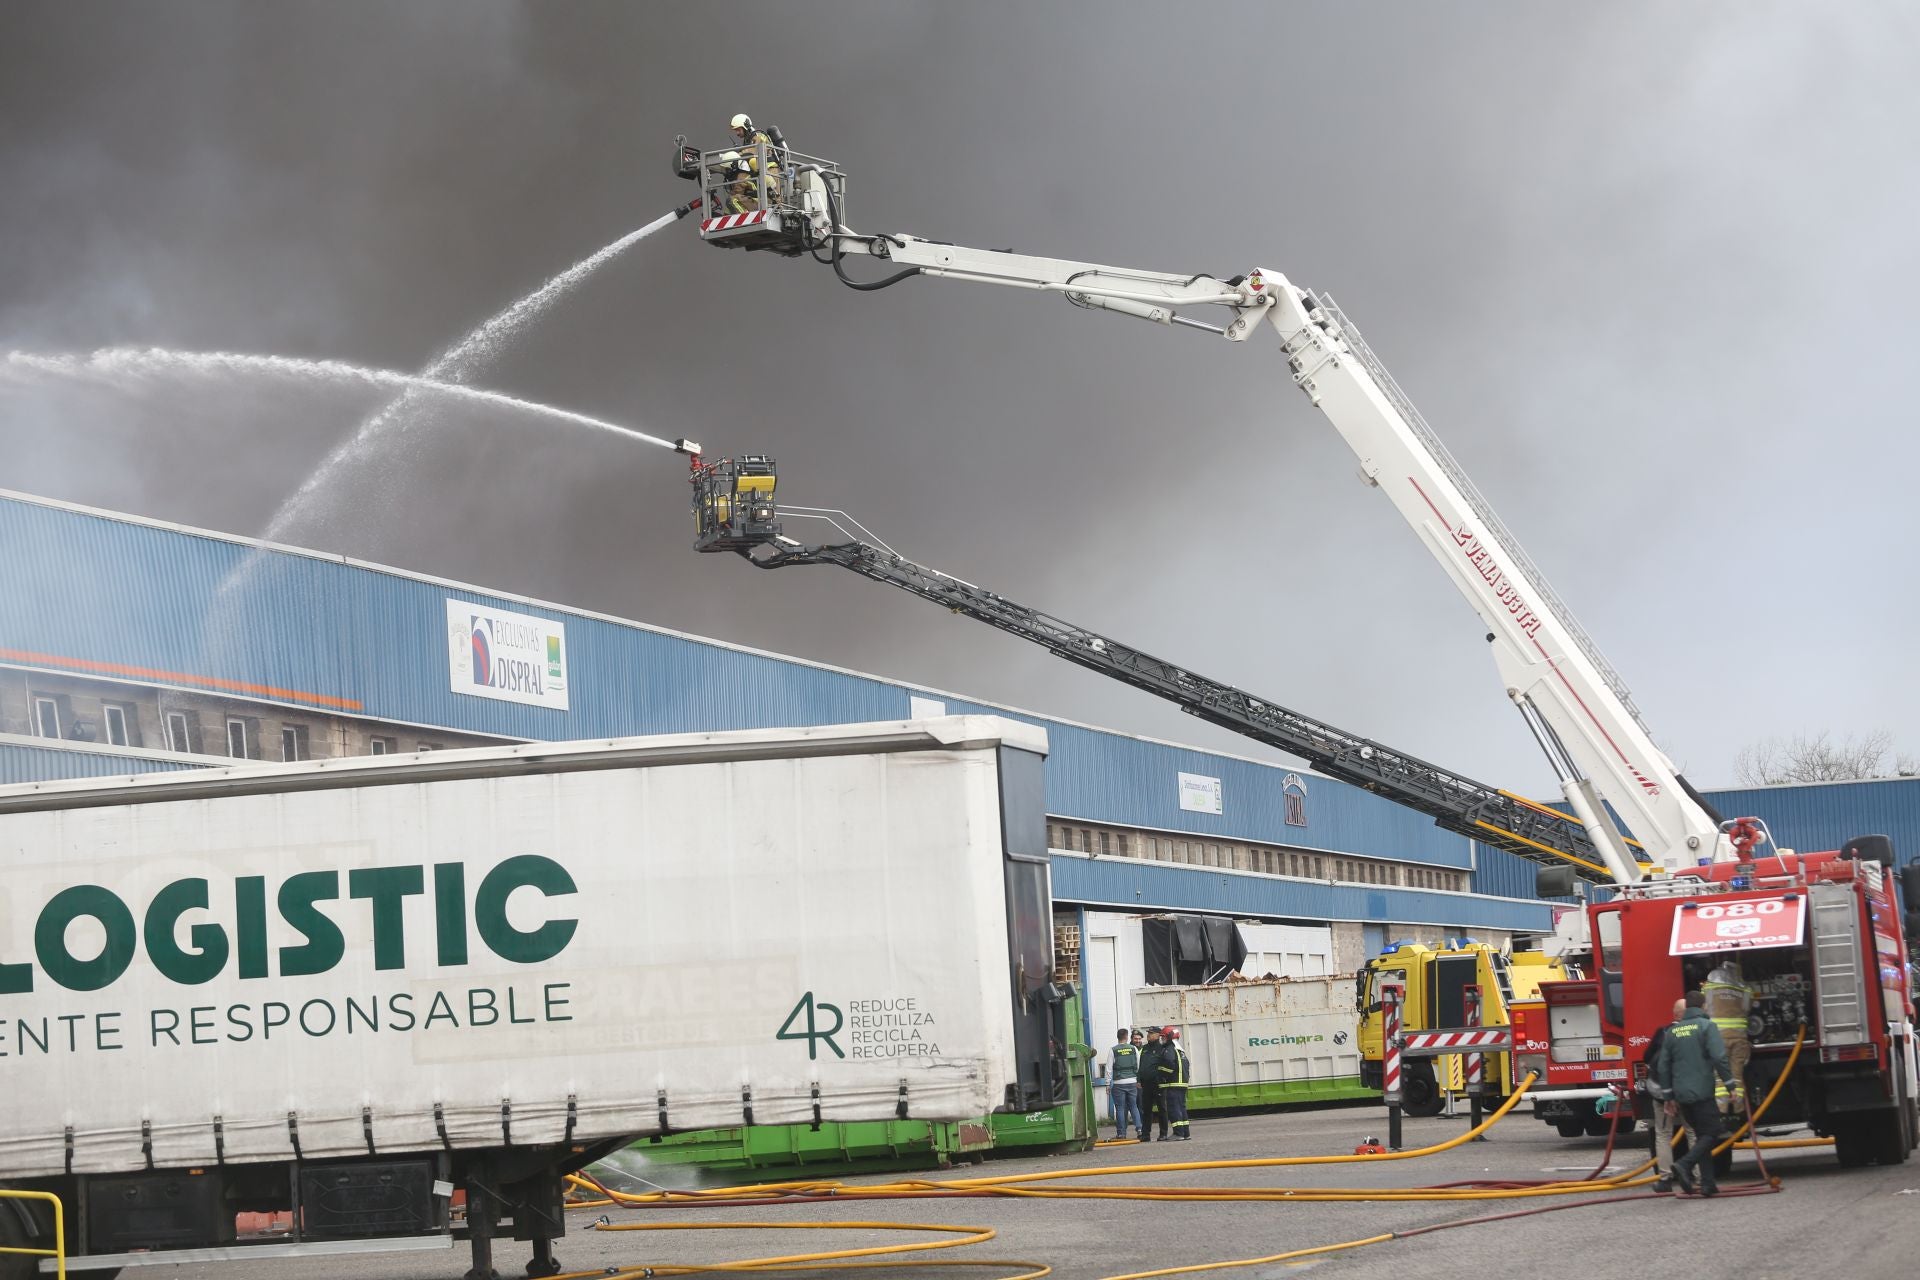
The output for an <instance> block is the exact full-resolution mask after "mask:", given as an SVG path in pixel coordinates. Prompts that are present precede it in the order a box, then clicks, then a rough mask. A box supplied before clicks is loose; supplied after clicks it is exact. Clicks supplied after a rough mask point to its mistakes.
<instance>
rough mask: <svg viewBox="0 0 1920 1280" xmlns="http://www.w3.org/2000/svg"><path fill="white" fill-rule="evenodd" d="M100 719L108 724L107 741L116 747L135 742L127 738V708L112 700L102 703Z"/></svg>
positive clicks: (126, 745)
mask: <svg viewBox="0 0 1920 1280" xmlns="http://www.w3.org/2000/svg"><path fill="white" fill-rule="evenodd" d="M100 719H101V720H102V721H103V722H105V724H106V726H107V742H108V743H109V744H110V745H112V746H116V747H128V746H132V745H133V744H132V743H131V742H130V741H129V740H128V738H127V709H126V708H125V707H122V706H117V705H115V704H114V703H111V702H103V703H101V704H100Z"/></svg>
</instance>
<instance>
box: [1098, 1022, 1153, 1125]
mask: <svg viewBox="0 0 1920 1280" xmlns="http://www.w3.org/2000/svg"><path fill="white" fill-rule="evenodd" d="M1109 1052H1110V1054H1111V1055H1112V1056H1111V1057H1109V1058H1108V1060H1107V1097H1108V1099H1109V1100H1110V1101H1111V1102H1112V1104H1113V1120H1114V1125H1115V1133H1114V1136H1115V1137H1116V1138H1124V1137H1126V1136H1127V1125H1128V1124H1129V1123H1131V1124H1132V1125H1133V1127H1134V1128H1135V1129H1137V1130H1139V1131H1140V1133H1141V1134H1142V1135H1143V1136H1144V1135H1145V1134H1146V1131H1147V1122H1146V1121H1145V1120H1144V1119H1142V1118H1141V1116H1140V1050H1138V1049H1136V1048H1134V1045H1133V1041H1132V1040H1131V1039H1130V1038H1129V1037H1128V1036H1127V1029H1126V1028H1125V1027H1122V1028H1120V1035H1119V1038H1118V1039H1117V1040H1116V1041H1115V1042H1114V1046H1113V1048H1112V1049H1111V1050H1110V1051H1109Z"/></svg>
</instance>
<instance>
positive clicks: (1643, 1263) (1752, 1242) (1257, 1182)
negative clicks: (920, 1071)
mask: <svg viewBox="0 0 1920 1280" xmlns="http://www.w3.org/2000/svg"><path fill="white" fill-rule="evenodd" d="M1465 1128H1466V1124H1465V1121H1464V1120H1463V1119H1461V1120H1450V1119H1444V1118H1438V1119H1432V1120H1409V1121H1408V1122H1407V1123H1406V1130H1405V1138H1406V1145H1407V1146H1408V1147H1410V1148H1411V1147H1416V1146H1421V1145H1425V1144H1430V1143H1434V1142H1438V1141H1441V1140H1443V1139H1445V1138H1449V1137H1453V1136H1455V1135H1457V1134H1459V1133H1461V1132H1463V1131H1464V1130H1465ZM1384 1134H1385V1120H1384V1115H1383V1113H1382V1112H1381V1111H1380V1109H1378V1108H1373V1107H1369V1108H1340V1109H1328V1110H1316V1111H1292V1112H1284V1113H1278V1114H1265V1115H1253V1116H1235V1117H1222V1118H1214V1119H1204V1120H1200V1121H1196V1122H1195V1125H1194V1138H1193V1140H1192V1141H1191V1142H1185V1143H1180V1142H1175V1143H1167V1144H1161V1143H1157V1142H1156V1143H1153V1144H1151V1145H1148V1146H1141V1145H1137V1144H1134V1145H1125V1146H1108V1147H1100V1148H1096V1149H1095V1150H1094V1151H1092V1152H1088V1153H1086V1154H1083V1155H1075V1156H1060V1157H1051V1158H1035V1159H1015V1160H995V1161H991V1162H989V1163H988V1164H986V1165H984V1166H980V1167H978V1168H968V1169H961V1170H953V1171H946V1172H940V1173H929V1174H908V1175H900V1174H887V1175H875V1176H871V1177H856V1178H847V1179H844V1181H845V1182H847V1183H848V1184H849V1185H850V1186H854V1187H858V1186H862V1185H873V1184H879V1183H885V1182H892V1181H897V1180H899V1179H900V1178H902V1177H927V1178H935V1179H952V1178H967V1177H974V1176H983V1175H985V1176H998V1175H1005V1174H1015V1173H1026V1172H1037V1171H1043V1170H1044V1171H1052V1170H1059V1169H1067V1168H1076V1169H1086V1170H1088V1171H1089V1172H1091V1173H1093V1174H1096V1175H1097V1174H1099V1173H1100V1171H1101V1170H1103V1169H1112V1168H1116V1167H1119V1166H1123V1165H1132V1164H1141V1163H1149V1162H1159V1161H1174V1160H1178V1161H1198V1160H1237V1159H1250V1158H1259V1157H1268V1156H1281V1155H1321V1154H1331V1153H1337V1152H1344V1151H1351V1150H1352V1149H1353V1147H1354V1145H1355V1144H1356V1143H1357V1142H1359V1141H1360V1140H1361V1139H1362V1138H1363V1137H1365V1136H1368V1135H1378V1136H1384ZM1799 1136H1805V1135H1804V1133H1802V1134H1801V1135H1799ZM1630 1141H1631V1144H1632V1145H1631V1150H1630V1151H1627V1152H1623V1153H1621V1154H1620V1155H1618V1156H1616V1158H1615V1160H1614V1162H1613V1169H1614V1170H1621V1169H1624V1168H1627V1167H1631V1165H1633V1164H1637V1163H1639V1161H1640V1160H1642V1159H1644V1156H1645V1151H1646V1146H1645V1141H1646V1140H1645V1136H1644V1130H1643V1131H1641V1132H1640V1133H1639V1134H1637V1135H1636V1136H1635V1137H1634V1138H1633V1139H1631V1140H1630ZM1604 1149H1605V1143H1604V1141H1603V1140H1601V1139H1593V1138H1589V1139H1575V1140H1571V1141H1570V1140H1567V1139H1563V1138H1561V1137H1559V1136H1558V1135H1557V1134H1556V1133H1554V1131H1553V1130H1552V1129H1550V1128H1548V1127H1547V1126H1545V1125H1543V1124H1541V1123H1539V1122H1538V1121H1536V1120H1534V1119H1533V1118H1532V1116H1530V1115H1528V1114H1527V1113H1526V1112H1525V1111H1520V1112H1517V1113H1515V1114H1513V1115H1511V1116H1509V1117H1507V1119H1505V1120H1504V1121H1503V1122H1501V1124H1500V1125H1498V1126H1497V1127H1496V1128H1495V1129H1494V1130H1493V1132H1492V1134H1491V1136H1490V1137H1489V1139H1488V1140H1487V1141H1484V1142H1473V1143H1468V1144H1465V1145H1463V1146H1460V1147H1456V1148H1454V1149H1452V1150H1450V1151H1446V1152H1443V1153H1440V1154H1438V1155H1432V1156H1425V1157H1421V1158H1419V1159H1414V1160H1398V1161H1368V1162H1365V1163H1360V1164H1346V1165H1329V1166H1294V1167H1285V1166H1282V1167H1279V1168H1253V1169H1213V1170H1179V1171H1168V1172H1160V1173H1151V1174H1140V1175H1131V1176H1126V1177H1119V1176H1108V1177H1095V1178H1092V1179H1089V1180H1088V1182H1089V1183H1092V1182H1098V1183H1100V1184H1102V1185H1105V1186H1113V1187H1124V1188H1127V1189H1139V1188H1143V1187H1148V1186H1166V1187H1197V1186H1206V1187H1221V1188H1274V1187H1282V1188H1303V1189H1304V1188H1327V1187H1354V1188H1367V1189H1374V1188H1406V1187H1414V1186H1432V1185H1435V1184H1440V1183H1450V1182H1458V1181H1465V1180H1534V1179H1554V1180H1567V1179H1577V1178H1581V1177H1584V1176H1585V1175H1586V1174H1588V1173H1590V1172H1591V1171H1592V1170H1593V1168H1594V1166H1595V1165H1597V1164H1598V1163H1599V1161H1600V1158H1601V1155H1602V1153H1603V1151H1604ZM1765 1154H1766V1155H1767V1163H1768V1166H1769V1168H1770V1169H1771V1170H1772V1171H1773V1172H1774V1173H1775V1174H1777V1175H1778V1176H1779V1177H1780V1178H1781V1179H1782V1180H1783V1187H1782V1189H1781V1190H1780V1191H1779V1192H1778V1193H1776V1194H1769V1195H1753V1196H1744V1197H1736V1196H1728V1195H1722V1196H1720V1197H1718V1198H1716V1199H1713V1200H1703V1199H1683V1198H1677V1197H1670V1196H1659V1197H1655V1196H1651V1195H1649V1194H1648V1192H1647V1190H1646V1189H1640V1190H1637V1191H1628V1192H1623V1193H1612V1194H1609V1195H1605V1196H1594V1195H1578V1196H1556V1197H1551V1198H1541V1197H1536V1198H1528V1199H1521V1200H1513V1199H1508V1200H1480V1201H1468V1202H1432V1201H1428V1202H1400V1203H1383V1202H1378V1201H1372V1202H1355V1203H1326V1202H1297V1203H1287V1202H1286V1201H1284V1200H1283V1201H1279V1202H1213V1203H1178V1202H1154V1201H1141V1200H1058V1199H1025V1198H1022V1199H1005V1198H997V1197H996V1198H965V1199H946V1200H926V1199H915V1200H855V1201H848V1202H841V1203H833V1202H809V1203H800V1204H783V1205H778V1206H768V1207H756V1208H739V1209H713V1208H703V1209H692V1208H688V1207H685V1206H674V1207H671V1208H666V1209H591V1210H588V1209H580V1210H575V1211H574V1214H573V1218H572V1221H571V1229H570V1231H569V1234H568V1235H567V1237H566V1238H565V1239H564V1240H562V1241H560V1242H559V1243H558V1245H557V1247H556V1253H557V1255H558V1257H559V1259H560V1261H561V1263H562V1264H563V1265H564V1266H565V1267H566V1268H567V1269H568V1270H569V1271H577V1270H588V1269H594V1270H598V1269H601V1268H614V1267H631V1266H635V1265H640V1264H654V1265H658V1264H672V1263H695V1264H708V1265H711V1264H714V1263H725V1262H730V1261H736V1260H739V1259H744V1258H754V1257H767V1256H770V1255H786V1254H798V1253H808V1252H814V1251H819V1250H826V1249H845V1248H857V1247H862V1246H868V1245H881V1244H895V1243H905V1242H911V1241H916V1240H924V1239H928V1238H930V1237H928V1236H925V1235H919V1234H916V1233H911V1232H895V1231H883V1230H875V1229H866V1228H844V1229H842V1228H836V1229H831V1230H803V1229H774V1230H727V1231H704V1230H703V1231H668V1232H660V1231H644V1232H642V1231H607V1230H596V1229H594V1224H595V1223H596V1222H597V1221H598V1220H600V1219H601V1218H602V1216H603V1215H604V1217H605V1220H606V1221H607V1223H608V1224H609V1225H614V1226H626V1225H630V1224H647V1223H659V1222H664V1221H676V1222H702V1223H727V1222H746V1221H753V1222H773V1223H776V1224H801V1223H819V1222H830V1221H867V1222H899V1223H947V1224H962V1225H976V1226H982V1227H991V1228H993V1229H994V1231H995V1232H996V1233H997V1236H996V1238H995V1239H993V1240H991V1241H989V1242H987V1243H984V1244H980V1245H974V1246H970V1247H968V1248H964V1249H952V1250H942V1251H940V1252H937V1253H931V1254H922V1255H920V1258H921V1259H923V1260H925V1261H927V1262H934V1261H944V1262H954V1261H961V1260H979V1259H1013V1260H1023V1261H1031V1262H1035V1263H1045V1264H1047V1265H1049V1266H1051V1267H1052V1268H1053V1274H1054V1275H1055V1276H1059V1277H1063V1278H1064V1280H1102V1278H1104V1277H1108V1276H1114V1275H1120V1274H1124V1273H1130V1272H1135V1271H1144V1270H1149V1269H1152V1268H1158V1267H1171V1266H1181V1265H1189V1264H1195V1263H1206V1262H1218V1261H1224V1260H1228V1259H1238V1258H1249V1257H1262V1256H1267V1255H1272V1254H1277V1253H1282V1252H1286V1251H1289V1250H1295V1249H1301V1248H1308V1247H1312V1246H1316V1245H1326V1244H1334V1243H1338V1242H1341V1241H1347V1240H1354V1239H1359V1238H1363V1237H1367V1236H1373V1235H1379V1234H1382V1233H1386V1232H1404V1231H1408V1230H1411V1229H1414V1228H1418V1227H1425V1226H1432V1225H1435V1224H1441V1223H1448V1222H1459V1221H1462V1220H1465V1219H1469V1218H1475V1217H1482V1216H1486V1215H1490V1214H1503V1213H1512V1212H1516V1211H1523V1210H1528V1209H1537V1208H1542V1207H1545V1206H1547V1205H1557V1204H1572V1203H1574V1202H1576V1201H1588V1200H1601V1201H1603V1203H1600V1204H1596V1205H1593V1206H1591V1207H1580V1208H1567V1209H1564V1210H1558V1211H1555V1212H1551V1213H1543V1214H1534V1215H1532V1216H1527V1217H1521V1218H1516V1219H1509V1220H1505V1221H1499V1222H1491V1223H1485V1224H1479V1225H1464V1226H1461V1227H1459V1228H1457V1229H1450V1230H1445V1231H1440V1232H1436V1233H1432V1234H1426V1235H1421V1236H1418V1237H1415V1238H1411V1239H1395V1240H1391V1241H1389V1242H1386V1243H1382V1244H1375V1245H1370V1246H1367V1247H1364V1248H1359V1249H1355V1250H1351V1251H1347V1252H1342V1253H1334V1254H1328V1255H1323V1256H1320V1257H1317V1258H1313V1259H1307V1260H1302V1261H1298V1262H1286V1263H1265V1264H1261V1265H1257V1266H1251V1267H1243V1268H1239V1269H1236V1270H1229V1271H1217V1272H1211V1273H1201V1274H1211V1275H1217V1276H1226V1277H1236V1276H1238V1277H1262V1276H1265V1277H1273V1276H1291V1275H1294V1274H1297V1273H1299V1272H1302V1271H1306V1270H1312V1271H1314V1272H1316V1273H1317V1275H1316V1280H1320V1278H1321V1277H1324V1278H1325V1280H1341V1278H1342V1277H1372V1276H1380V1277H1410V1278H1415V1280H1489V1278H1490V1277H1496V1276H1499V1277H1507V1276H1539V1275H1563V1276H1577V1277H1580V1278H1582V1280H1606V1278H1607V1277H1614V1276H1619V1277H1632V1278H1634V1280H1645V1278H1646V1277H1649V1276H1664V1275H1675V1274H1678V1275H1684V1276H1687V1277H1689V1280H1693V1278H1696V1277H1701V1278H1711V1277H1721V1276H1726V1277H1740V1278H1741V1280H1765V1278H1770V1277H1782V1278H1785V1277H1794V1278H1795V1280H1806V1278H1808V1277H1829V1276H1833V1277H1846V1278H1847V1280H1878V1278H1879V1277H1887V1278H1888V1280H1892V1278H1894V1277H1900V1278H1902V1280H1906V1278H1908V1277H1912V1276H1914V1275H1916V1274H1920V1162H1914V1163H1909V1164H1904V1165H1898V1166H1893V1167H1889V1168H1879V1167H1870V1168H1866V1169H1841V1168H1840V1167H1839V1166H1838V1165H1837V1164H1836V1163H1835V1161H1834V1158H1833V1154H1832V1150H1831V1148H1808V1149H1800V1150H1782V1151H1777V1152H1768V1153H1765ZM637 1170H638V1172H640V1173H642V1174H643V1175H644V1174H645V1173H647V1172H648V1170H647V1169H646V1168H645V1167H644V1166H638V1167H637ZM663 1176H665V1175H663ZM682 1180H683V1181H684V1176H683V1177H682ZM1756 1180H1757V1169H1756V1166H1755V1163H1754V1156H1753V1155H1752V1154H1751V1153H1746V1152H1742V1153H1739V1155H1738V1156H1737V1158H1736V1161H1735V1165H1734V1172H1733V1174H1732V1176H1731V1177H1729V1178H1726V1179H1723V1181H1722V1186H1723V1188H1727V1187H1732V1186H1735V1185H1738V1184H1742V1183H1746V1184H1751V1183H1754V1182H1755V1181H1756ZM1040 1185H1042V1186H1063V1185H1066V1184H1057V1183H1043V1184H1040ZM1081 1185H1086V1184H1081ZM527 1256H528V1255H527V1252H526V1247H525V1246H524V1245H516V1244H513V1243H512V1242H509V1241H503V1242H502V1243H501V1246H500V1253H499V1255H498V1257H497V1260H496V1265H498V1266H499V1268H500V1272H501V1274H502V1275H503V1276H507V1277H514V1276H518V1275H520V1274H522V1272H521V1268H522V1267H523V1266H524V1264H525V1261H526V1258H527ZM911 1257H912V1255H909V1258H911ZM466 1265H467V1254H466V1248H465V1245H464V1243H457V1244H456V1247H455V1251H454V1252H451V1253H432V1254H424V1255H421V1254H414V1255H367V1256H358V1257H348V1258H341V1257H333V1258H316V1259H301V1260H291V1259H289V1260H276V1261H267V1260H260V1261H253V1260H248V1261H246V1262H244V1263H238V1264H227V1265H226V1266H221V1265H214V1264H208V1265H194V1266H185V1267H167V1268H153V1269H143V1270H141V1271H137V1272H129V1273H128V1276H129V1280H132V1277H136V1276H141V1275H154V1276H168V1277H175V1278H176V1280H235V1278H236V1277H246V1278H248V1280H252V1278H253V1277H258V1278H259V1280H456V1278H457V1277H459V1276H460V1275H461V1274H462V1273H463V1272H464V1271H465V1269H466ZM1018 1273H1019V1270H1018V1269H1017V1268H1013V1267H1007V1268H997V1267H989V1266H980V1267H975V1266H966V1267H958V1268H956V1267H952V1266H945V1267H935V1266H912V1267H902V1268H899V1269H885V1270H870V1269H869V1270H862V1271H856V1270H854V1269H853V1268H851V1267H849V1266H846V1265H837V1266H832V1265H830V1266H823V1267H821V1268H818V1269H809V1270H807V1271H804V1272H797V1271H788V1272H784V1273H783V1274H785V1275H787V1276H789V1277H802V1278H803V1280H804V1278H805V1277H813V1276H821V1277H824V1276H830V1275H838V1276H849V1275H862V1274H864V1275H867V1276H872V1277H875V1278H876V1280H878V1278H880V1277H886V1278H889V1280H891V1278H894V1277H898V1278H899V1280H931V1278H932V1277H934V1276H940V1277H943V1278H945V1280H953V1278H956V1277H979V1278H980V1280H994V1278H997V1277H1009V1276H1013V1275H1016V1274H1018Z"/></svg>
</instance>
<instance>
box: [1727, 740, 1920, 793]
mask: <svg viewBox="0 0 1920 1280" xmlns="http://www.w3.org/2000/svg"><path fill="white" fill-rule="evenodd" d="M1916 772H1920V760H1915V759H1914V758H1913V757H1911V756H1904V755H1903V756H1898V757H1895V756H1894V755H1893V735H1892V734H1891V733H1889V732H1888V731H1887V730H1885V729H1873V730H1870V731H1869V732H1866V733H1863V734H1861V735H1859V736H1858V737H1852V736H1849V737H1845V738H1841V739H1838V740H1835V738H1834V736H1833V735H1832V734H1831V733H1828V732H1827V731H1825V730H1822V731H1821V732H1819V733H1801V734H1795V735H1794V736H1793V737H1791V738H1786V739H1780V738H1766V739H1763V740H1762V741H1760V742H1756V743H1754V744H1753V745H1751V746H1747V747H1742V748H1741V749H1740V754H1739V755H1737V756H1735V757H1734V760H1733V776H1734V778H1735V780H1736V781H1738V782H1739V784H1740V785H1741V786H1744V787H1772V786H1778V785H1780V784H1781V783H1789V782H1848V781H1852V780H1854V779H1859V778H1890V777H1894V776H1896V775H1897V776H1899V777H1903V778H1904V777H1911V776H1913V775H1914V774H1915V773H1916Z"/></svg>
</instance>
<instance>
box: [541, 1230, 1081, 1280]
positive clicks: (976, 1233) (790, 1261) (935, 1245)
mask: <svg viewBox="0 0 1920 1280" xmlns="http://www.w3.org/2000/svg"><path fill="white" fill-rule="evenodd" d="M595 1229H596V1230H600V1231H932V1232H941V1233H944V1234H947V1235H953V1236H957V1237H959V1238H958V1239H954V1240H928V1241H924V1242H922V1243H919V1244H887V1245H868V1246H864V1247H862V1248H857V1249H833V1250H827V1251H823V1252H818V1253H793V1254H784V1255H780V1256H776V1257H770V1258H748V1259H743V1260H741V1261H738V1262H714V1263H705V1264H701V1263H651V1264H647V1265H645V1266H630V1267H625V1268H621V1269H619V1270H613V1271H610V1270H608V1269H606V1268H597V1269H595V1270H592V1271H573V1272H568V1273H567V1274H566V1275H564V1276H562V1277H560V1278H559V1280H585V1278H586V1277H589V1276H599V1277H603V1278H604V1277H609V1276H612V1277H616V1278H617V1277H622V1276H632V1277H639V1276H669V1275H685V1274H692V1273H696V1272H708V1271H782V1270H793V1269H808V1270H811V1269H813V1267H814V1266H816V1265H817V1264H819V1263H823V1262H833V1263H839V1264H842V1267H841V1269H846V1268H851V1267H855V1266H863V1265H864V1266H902V1265H907V1264H904V1263H877V1264H876V1263H866V1264H861V1263H852V1262H848V1261H847V1259H851V1258H873V1257H880V1256H892V1255H898V1254H903V1253H918V1252H922V1251H925V1250H929V1249H961V1248H965V1247H967V1246H968V1245H976V1244H985V1243H986V1242H987V1241H989V1240H991V1239H993V1238H994V1235H995V1234H996V1233H995V1232H994V1229H993V1228H992V1227H967V1226H955V1225H950V1224H947V1223H932V1222H881V1221H860V1222H734V1221H722V1222H602V1223H599V1224H597V1225H596V1228H595ZM912 1265H914V1266H938V1265H945V1266H968V1267H983V1266H992V1267H1024V1268H1027V1270H1026V1271H1023V1272H1022V1273H1021V1274H1019V1275H1018V1276H1010V1277H1003V1278H1002V1280H1038V1278H1039V1277H1041V1276H1045V1275H1048V1274H1050V1273H1051V1271H1052V1268H1050V1267H1046V1266H1042V1265H1040V1264H1038V1263H1032V1262H1002V1261H997V1260H984V1259H966V1260H962V1261H953V1262H944V1261H941V1260H935V1261H930V1262H915V1263H913V1264H912ZM1036 1268H1037V1269H1036Z"/></svg>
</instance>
